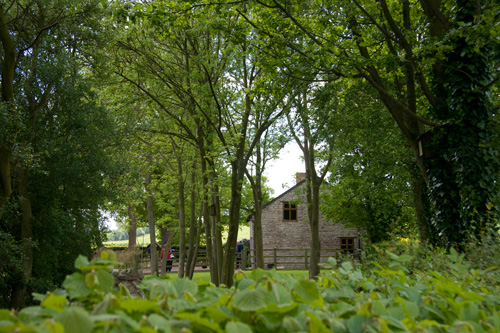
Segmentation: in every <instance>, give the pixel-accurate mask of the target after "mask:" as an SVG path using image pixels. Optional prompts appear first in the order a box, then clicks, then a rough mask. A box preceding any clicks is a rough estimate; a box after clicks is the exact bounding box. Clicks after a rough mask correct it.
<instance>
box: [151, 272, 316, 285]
mask: <svg viewBox="0 0 500 333" xmlns="http://www.w3.org/2000/svg"><path fill="white" fill-rule="evenodd" d="M279 272H280V273H281V274H285V275H293V276H294V277H295V279H297V280H303V279H307V278H308V277H309V271H306V270H283V271H279ZM148 276H149V277H150V275H148ZM165 279H169V280H174V279H177V272H175V273H168V274H166V276H165ZM193 281H194V282H199V281H202V282H206V283H210V272H195V273H194V275H193Z"/></svg>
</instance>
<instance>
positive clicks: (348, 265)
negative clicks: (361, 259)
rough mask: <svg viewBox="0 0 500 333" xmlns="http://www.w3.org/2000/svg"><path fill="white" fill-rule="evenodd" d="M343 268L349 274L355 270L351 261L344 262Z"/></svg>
mask: <svg viewBox="0 0 500 333" xmlns="http://www.w3.org/2000/svg"><path fill="white" fill-rule="evenodd" d="M341 266H342V268H343V269H345V270H346V271H347V272H350V271H352V269H353V268H352V264H351V263H350V262H349V261H344V262H343V263H342V265H341Z"/></svg>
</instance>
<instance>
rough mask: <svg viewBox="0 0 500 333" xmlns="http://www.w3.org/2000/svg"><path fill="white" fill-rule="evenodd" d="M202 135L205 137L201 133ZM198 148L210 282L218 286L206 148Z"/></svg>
mask: <svg viewBox="0 0 500 333" xmlns="http://www.w3.org/2000/svg"><path fill="white" fill-rule="evenodd" d="M201 135H203V134H202V133H201ZM201 140H203V138H202V137H200V139H199V141H201ZM198 148H199V150H200V162H201V163H200V166H201V174H202V191H203V192H202V198H203V199H202V207H203V215H202V217H203V225H204V227H205V241H206V244H207V260H208V263H209V265H210V281H211V282H212V283H213V284H215V285H216V286H218V285H219V283H220V282H219V279H218V274H216V273H217V272H216V269H215V267H216V265H215V262H214V253H213V248H212V247H213V246H212V228H211V225H210V215H209V214H208V202H209V201H208V200H209V198H208V193H207V192H208V190H207V188H208V177H207V174H206V173H207V164H206V159H205V153H206V152H205V148H204V146H203V144H202V143H201V144H200V142H199V143H198Z"/></svg>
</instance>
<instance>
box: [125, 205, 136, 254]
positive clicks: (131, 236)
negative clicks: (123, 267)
mask: <svg viewBox="0 0 500 333" xmlns="http://www.w3.org/2000/svg"><path fill="white" fill-rule="evenodd" d="M136 208H137V205H136V204H129V205H128V210H127V214H128V218H129V221H128V230H127V233H128V250H129V251H134V250H135V247H136V246H137V212H136Z"/></svg>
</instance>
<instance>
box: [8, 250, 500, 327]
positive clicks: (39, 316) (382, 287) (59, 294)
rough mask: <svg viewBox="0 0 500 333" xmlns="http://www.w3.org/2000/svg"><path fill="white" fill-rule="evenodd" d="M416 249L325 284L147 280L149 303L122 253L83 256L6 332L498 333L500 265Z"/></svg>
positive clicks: (337, 271)
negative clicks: (135, 294)
mask: <svg viewBox="0 0 500 333" xmlns="http://www.w3.org/2000/svg"><path fill="white" fill-rule="evenodd" d="M414 245H415V244H404V243H397V244H396V243H388V244H387V245H384V246H383V247H380V248H374V249H373V250H369V251H368V253H367V256H366V257H365V263H364V264H363V265H362V266H360V265H359V263H351V262H347V261H346V262H343V263H341V264H339V263H337V262H336V261H335V260H334V259H333V258H331V259H330V260H329V263H327V264H325V267H324V269H323V271H322V274H321V275H320V276H319V278H318V280H317V281H312V280H297V279H295V278H294V277H293V276H290V275H285V274H281V273H279V272H277V271H275V270H271V271H264V270H260V269H258V270H254V271H249V272H243V271H239V272H237V273H236V274H235V285H234V286H233V287H232V288H230V289H227V288H224V287H221V288H217V287H215V286H214V285H212V284H208V283H206V282H203V281H200V282H198V283H195V282H193V281H190V280H187V279H176V280H161V279H158V278H147V279H145V280H144V281H143V283H142V289H143V291H144V293H145V295H146V297H145V299H138V298H131V297H130V295H129V294H128V291H127V290H126V289H125V288H124V287H120V289H119V290H115V289H113V288H112V286H113V278H112V276H111V274H110V273H109V270H110V269H111V268H112V267H113V265H114V264H115V256H114V254H113V253H111V252H102V253H101V255H100V257H99V258H96V259H94V260H92V261H91V262H89V261H88V260H87V259H86V258H85V257H79V258H78V259H77V260H76V262H75V267H76V268H77V269H78V270H79V272H76V273H73V274H72V275H70V276H68V277H67V278H66V280H65V282H64V285H63V286H64V287H65V290H56V291H54V292H52V293H47V294H46V295H36V298H37V299H38V300H39V301H40V302H41V303H40V305H39V306H32V307H28V308H24V309H22V310H21V311H20V312H19V313H14V312H10V311H7V310H0V330H3V331H12V330H16V329H21V330H33V331H37V332H38V331H43V330H48V329H49V330H52V331H62V329H63V328H64V330H66V331H71V332H80V331H81V332H90V331H94V332H114V331H141V332H150V331H153V330H154V331H159V332H180V331H186V330H191V331H205V332H233V331H238V332H240V331H241V332H298V331H309V332H331V331H335V332H360V331H367V332H393V331H394V332H398V331H400V332H405V331H427V332H448V331H475V332H492V331H498V330H499V329H500V296H498V295H500V287H499V286H500V271H499V269H498V266H493V267H490V268H486V269H482V268H475V267H474V266H473V265H472V263H471V262H469V261H468V260H467V259H466V257H465V256H464V255H463V254H458V253H457V252H456V251H455V250H453V249H452V250H451V251H450V253H448V254H447V253H445V252H444V251H436V250H429V249H423V248H418V247H415V246H414ZM497 248H498V245H497ZM497 264H498V262H497Z"/></svg>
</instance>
